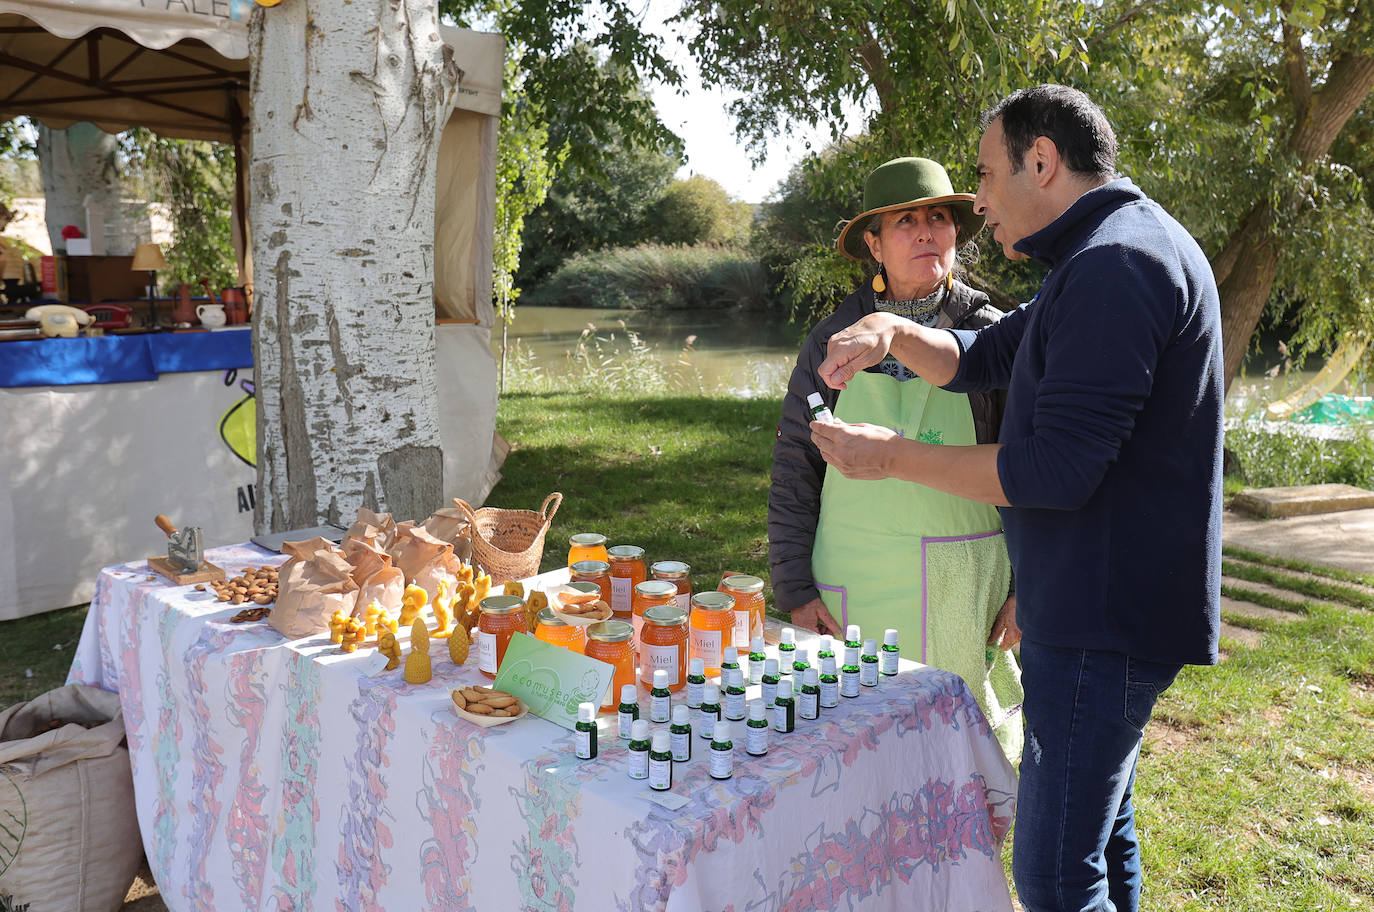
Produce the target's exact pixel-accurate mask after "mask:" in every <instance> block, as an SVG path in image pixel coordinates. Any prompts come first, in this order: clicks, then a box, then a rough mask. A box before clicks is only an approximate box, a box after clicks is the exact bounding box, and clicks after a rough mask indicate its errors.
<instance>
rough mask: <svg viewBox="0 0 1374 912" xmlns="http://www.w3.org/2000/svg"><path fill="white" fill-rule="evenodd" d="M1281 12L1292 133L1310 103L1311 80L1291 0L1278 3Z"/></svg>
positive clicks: (1305, 119) (1296, 130)
mask: <svg viewBox="0 0 1374 912" xmlns="http://www.w3.org/2000/svg"><path fill="white" fill-rule="evenodd" d="M1279 10H1280V11H1281V12H1282V13H1283V62H1284V67H1285V68H1286V69H1287V70H1288V91H1289V93H1290V94H1291V95H1292V98H1293V124H1294V130H1293V132H1294V134H1297V133H1299V132H1301V130H1302V128H1303V124H1304V123H1306V121H1307V111H1308V108H1309V107H1310V106H1311V103H1312V81H1311V76H1309V75H1308V70H1307V51H1306V50H1304V49H1303V46H1302V31H1301V30H1300V29H1298V28H1295V27H1294V25H1293V20H1292V12H1293V4H1292V0H1284V2H1283V3H1282V4H1280V5H1279Z"/></svg>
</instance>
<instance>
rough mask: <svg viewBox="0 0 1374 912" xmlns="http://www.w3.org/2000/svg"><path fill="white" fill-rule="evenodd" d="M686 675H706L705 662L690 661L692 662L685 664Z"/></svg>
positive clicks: (703, 660) (700, 660)
mask: <svg viewBox="0 0 1374 912" xmlns="http://www.w3.org/2000/svg"><path fill="white" fill-rule="evenodd" d="M687 673H688V674H690V675H704V674H706V660H705V659H692V661H690V662H688V663H687Z"/></svg>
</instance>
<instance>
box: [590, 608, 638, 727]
mask: <svg viewBox="0 0 1374 912" xmlns="http://www.w3.org/2000/svg"><path fill="white" fill-rule="evenodd" d="M634 635H635V631H634V628H633V627H631V626H630V624H629V622H628V621H616V620H610V621H602V622H600V623H599V624H592V625H591V626H590V627H588V628H587V648H586V650H585V653H586V656H587V658H589V659H596V660H598V661H601V662H605V663H606V664H607V665H610V666H611V667H612V668H614V669H615V677H614V678H612V679H611V687H610V690H608V691H606V693H604V694H602V695H601V712H603V713H609V712H615V710H616V707H617V706H618V705H619V701H620V688H622V687H624V686H625V685H626V684H630V685H633V684H634V683H635V644H634Z"/></svg>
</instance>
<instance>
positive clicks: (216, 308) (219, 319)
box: [196, 304, 228, 329]
mask: <svg viewBox="0 0 1374 912" xmlns="http://www.w3.org/2000/svg"><path fill="white" fill-rule="evenodd" d="M196 316H198V317H200V322H201V325H203V326H208V327H209V328H211V329H219V328H220V327H221V326H223V325H224V324H225V323H227V322H228V318H227V317H225V315H224V305H223V304H201V305H200V306H199V307H197V308H196Z"/></svg>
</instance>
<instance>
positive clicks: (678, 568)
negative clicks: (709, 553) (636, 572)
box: [649, 560, 692, 611]
mask: <svg viewBox="0 0 1374 912" xmlns="http://www.w3.org/2000/svg"><path fill="white" fill-rule="evenodd" d="M691 573H692V568H691V566H689V565H688V564H685V563H683V562H682V561H675V560H665V561H655V562H654V563H653V564H652V565H650V567H649V575H650V576H651V577H653V578H654V579H658V580H667V581H668V582H670V583H672V584H673V585H674V586H676V587H677V606H678V607H679V608H681V609H682V610H683V611H691V610H692V576H691Z"/></svg>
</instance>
